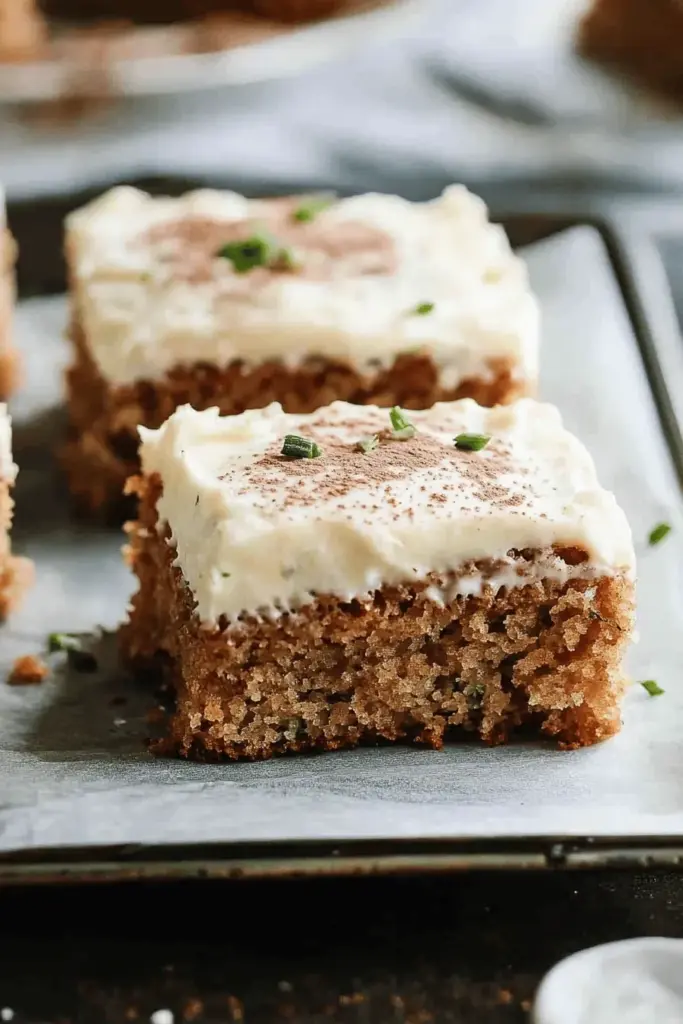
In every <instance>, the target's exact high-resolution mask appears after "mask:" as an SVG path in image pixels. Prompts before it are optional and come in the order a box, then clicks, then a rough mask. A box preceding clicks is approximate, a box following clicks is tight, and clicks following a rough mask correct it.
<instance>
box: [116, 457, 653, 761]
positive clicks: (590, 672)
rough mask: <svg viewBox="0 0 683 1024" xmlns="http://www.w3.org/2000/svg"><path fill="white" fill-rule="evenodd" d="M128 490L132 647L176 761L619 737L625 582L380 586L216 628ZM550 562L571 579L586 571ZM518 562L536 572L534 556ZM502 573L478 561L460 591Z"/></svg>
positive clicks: (627, 611) (128, 639)
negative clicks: (160, 706)
mask: <svg viewBox="0 0 683 1024" xmlns="http://www.w3.org/2000/svg"><path fill="white" fill-rule="evenodd" d="M130 487H131V489H132V490H135V491H136V492H137V493H138V494H139V496H140V499H141V501H140V518H139V521H138V522H137V523H134V524H129V526H128V531H129V534H130V548H129V561H130V564H131V566H132V568H133V569H134V571H135V573H136V574H137V576H138V579H139V584H140V589H139V591H138V592H137V594H136V595H135V597H134V598H133V603H132V610H131V615H130V620H129V622H128V624H127V625H126V627H125V628H124V630H123V633H122V646H123V651H124V655H125V657H126V659H127V661H128V662H129V663H130V664H131V665H132V666H134V668H135V669H136V670H137V671H143V672H144V671H147V670H152V669H154V668H159V667H161V668H162V671H163V672H164V673H165V674H166V676H167V678H168V680H169V681H170V682H171V685H172V686H173V688H174V689H175V692H176V698H177V710H176V712H175V716H174V718H173V721H172V725H171V731H170V737H169V740H168V744H167V745H166V747H165V748H164V749H166V750H167V751H171V750H172V751H173V752H176V753H177V754H180V755H182V756H184V757H194V758H201V759H220V758H233V759H238V758H245V759H261V758H268V757H271V756H272V755H274V754H280V753H285V752H293V751H304V750H334V749H339V748H343V747H351V746H355V745H357V744H360V743H364V742H375V741H378V740H389V741H396V740H410V741H414V742H417V743H421V744H426V745H428V746H431V747H435V748H438V747H440V746H441V745H442V744H443V741H444V738H445V737H446V735H447V734H448V733H449V732H452V731H466V732H471V733H476V734H478V735H479V736H480V737H481V738H482V739H483V740H485V741H486V742H489V743H499V742H503V741H505V740H507V739H508V738H509V737H510V735H511V734H512V733H514V732H518V731H520V730H527V731H530V732H531V733H532V734H535V735H547V736H551V737H554V738H556V740H558V741H559V742H560V744H562V745H564V746H568V747H577V746H583V745H588V744H592V743H596V742H598V741H600V740H603V739H605V738H607V737H609V736H611V735H612V734H614V733H615V732H617V731H618V729H619V727H620V717H619V702H620V699H621V697H622V694H623V689H624V679H623V677H622V670H621V659H622V656H623V652H624V648H625V646H626V643H627V639H628V637H629V635H630V630H631V626H632V616H633V584H632V582H631V581H630V579H627V578H626V577H625V576H623V575H618V574H617V575H614V576H609V575H605V576H600V577H597V578H596V577H595V576H592V577H591V575H590V573H589V572H588V571H587V574H586V578H582V577H581V575H576V576H574V577H573V578H570V579H569V580H568V581H567V582H556V581H554V580H552V579H543V578H539V579H537V580H535V581H534V582H530V583H529V584H528V585H524V586H515V587H509V588H506V587H503V588H498V589H496V590H494V588H493V587H491V586H488V587H484V588H483V590H482V592H481V593H480V594H478V595H475V596H456V597H453V598H451V599H450V600H447V601H445V602H444V603H439V602H438V601H435V600H434V599H433V594H434V588H437V589H438V590H439V591H440V592H442V593H448V590H449V588H452V585H453V583H454V582H455V580H456V578H455V577H450V578H444V577H439V576H435V575H432V576H430V577H429V578H426V579H424V580H421V581H419V582H414V583H411V584H410V585H406V586H382V587H381V588H380V589H378V590H377V591H375V593H374V595H373V597H372V599H371V600H370V601H368V602H365V603H362V602H360V601H357V600H354V601H350V602H344V601H342V600H339V599H338V598H334V597H330V596H324V595H320V596H318V599H317V600H316V602H315V604H314V605H310V606H308V607H305V608H303V609H302V610H301V611H300V612H299V613H297V614H291V615H290V614H283V615H281V616H280V617H279V618H277V619H276V620H274V621H266V620H257V619H255V618H245V619H244V620H243V621H241V622H240V623H238V624H236V625H235V626H233V627H231V628H230V629H225V628H220V627H221V626H223V625H225V624H221V623H219V628H215V629H208V628H204V627H202V625H201V624H200V622H199V621H198V619H197V616H196V614H195V612H194V601H193V597H192V594H191V592H190V590H189V588H188V586H187V585H186V583H185V582H184V579H183V576H182V573H181V571H180V569H179V568H177V567H175V566H174V565H173V561H174V550H173V548H172V546H171V545H170V544H169V542H168V537H167V536H164V535H163V534H162V533H160V532H159V531H158V529H157V513H156V504H157V500H158V498H159V496H160V493H161V485H160V481H159V480H158V478H157V479H155V478H154V477H150V478H144V479H141V478H138V479H137V480H135V481H131V484H130ZM553 554H554V555H558V556H559V557H560V558H561V559H563V560H564V561H565V562H566V565H567V566H571V567H573V568H574V570H576V569H577V567H580V565H581V563H582V562H583V560H584V559H585V558H586V557H587V556H585V554H584V553H583V552H581V551H580V550H577V549H564V550H561V551H555V552H553ZM517 557H518V559H519V568H520V572H524V571H527V570H528V571H529V572H530V573H533V566H534V562H535V560H536V559H537V558H538V557H539V553H538V552H533V551H527V552H519V553H518V555H517ZM497 570H498V566H496V565H495V564H494V563H489V564H487V563H485V562H478V563H476V564H475V563H470V564H469V565H468V566H463V570H462V574H460V573H459V574H458V577H457V579H461V578H462V577H466V576H468V575H472V576H474V575H476V574H480V573H484V575H487V574H489V573H490V574H495V573H496V571H497ZM465 589H467V588H465Z"/></svg>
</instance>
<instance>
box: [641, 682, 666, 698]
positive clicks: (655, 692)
mask: <svg viewBox="0 0 683 1024" xmlns="http://www.w3.org/2000/svg"><path fill="white" fill-rule="evenodd" d="M640 685H641V686H642V688H643V689H644V690H645V691H646V692H647V693H649V695H650V696H651V697H659V696H661V694H663V693H664V690H663V689H662V688H661V686H660V685H659V683H656V682H655V680H654V679H646V680H645V681H644V682H642V683H641V684H640Z"/></svg>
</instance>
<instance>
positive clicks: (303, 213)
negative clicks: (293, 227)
mask: <svg viewBox="0 0 683 1024" xmlns="http://www.w3.org/2000/svg"><path fill="white" fill-rule="evenodd" d="M333 202H334V196H331V195H325V194H323V195H319V196H311V198H310V199H306V200H305V201H304V202H303V203H302V204H301V206H298V207H297V208H296V210H295V211H294V213H293V214H292V216H293V218H294V220H298V221H300V222H301V223H302V224H308V223H309V222H310V221H312V220H315V218H316V217H317V216H318V214H319V213H322V212H323V210H326V209H327V208H328V206H331V205H332V203H333Z"/></svg>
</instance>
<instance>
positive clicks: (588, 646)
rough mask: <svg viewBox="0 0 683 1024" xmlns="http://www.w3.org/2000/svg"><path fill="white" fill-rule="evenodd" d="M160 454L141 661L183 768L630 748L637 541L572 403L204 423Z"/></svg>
mask: <svg viewBox="0 0 683 1024" xmlns="http://www.w3.org/2000/svg"><path fill="white" fill-rule="evenodd" d="M141 435H142V444H141V460H142V474H141V475H140V476H139V477H137V478H135V479H133V480H132V481H131V482H130V485H129V486H130V488H131V489H132V490H134V491H135V492H136V493H137V494H138V495H139V497H140V513H139V520H138V522H137V523H134V524H131V525H130V526H129V531H130V548H129V559H130V563H131V565H132V567H133V569H134V571H135V573H136V574H137V576H138V579H139V590H138V592H137V593H136V595H135V597H134V598H133V602H132V607H131V613H130V619H129V622H128V623H127V625H126V626H125V627H124V630H123V634H122V643H123V649H124V652H125V656H126V658H127V659H128V661H129V662H130V663H131V664H132V665H133V666H134V667H136V668H137V669H138V670H139V671H142V672H145V671H147V670H148V669H150V668H151V667H153V666H157V667H158V666H159V665H161V666H162V668H163V670H164V671H165V672H166V673H167V675H168V678H169V679H170V681H171V684H172V686H173V687H174V689H175V691H176V695H177V710H176V713H175V718H174V720H173V724H172V736H171V743H172V745H173V748H174V749H175V750H177V751H178V752H180V753H181V754H183V755H186V756H197V757H208V758H213V757H223V756H225V757H231V758H242V757H244V758H262V757H269V756H271V755H272V754H276V753H283V752H285V751H302V750H308V749H328V750H331V749H336V748H341V747H348V746H352V745H354V744H357V743H360V742H364V741H375V740H378V739H381V740H390V741H391V740H400V739H404V738H406V739H410V740H414V741H418V742H421V743H425V744H428V745H430V746H434V747H438V746H440V745H441V744H442V742H443V740H444V737H445V736H446V734H447V733H448V732H450V731H454V730H460V731H462V730H469V731H471V732H474V733H478V734H479V736H481V738H482V739H484V740H486V741H489V742H499V741H503V740H505V739H507V738H508V737H509V736H510V735H511V734H512V733H513V732H515V731H517V730H520V729H525V730H526V731H528V732H531V733H532V734H536V735H541V734H545V735H548V736H554V737H556V738H557V739H558V740H559V741H560V742H561V743H563V744H565V745H569V746H574V745H583V744H590V743H594V742H596V741H598V740H601V739H604V738H606V737H608V736H610V735H611V734H613V733H614V732H616V731H617V730H618V728H619V724H620V717H619V705H620V700H621V697H622V693H623V688H624V677H623V669H622V657H623V654H624V651H625V648H626V646H627V644H628V640H629V637H630V635H631V630H632V618H633V600H634V597H633V595H634V582H633V577H634V554H633V547H632V542H631V535H630V530H629V527H628V524H627V522H626V519H625V517H624V514H623V512H622V511H621V509H620V508H619V507H618V505H617V503H616V501H615V499H614V497H613V495H612V494H610V493H609V492H607V491H605V490H603V489H602V488H601V487H600V484H599V482H598V479H597V476H596V471H595V468H594V465H593V462H592V460H591V458H590V456H589V454H588V453H587V452H586V450H585V449H584V448H583V446H582V445H581V444H580V443H579V442H578V441H577V440H576V439H575V438H574V437H573V436H572V435H571V434H569V433H568V432H567V431H566V430H565V429H564V428H563V426H562V423H561V419H560V416H559V414H558V413H557V411H556V410H555V409H554V408H553V407H551V406H548V405H543V404H539V403H536V402H535V401H533V400H531V399H523V400H521V401H520V402H518V403H515V404H512V405H510V406H500V407H497V408H495V409H492V410H487V409H484V408H482V407H480V406H478V405H477V404H476V403H475V402H473V401H471V400H469V399H465V400H461V401H458V402H453V403H439V404H437V405H435V406H434V407H433V408H432V409H431V410H428V411H421V412H413V413H408V412H406V411H405V410H400V409H392V410H387V409H384V408H380V407H378V406H366V407H359V406H354V405H351V404H347V403H344V402H334V403H333V404H331V405H330V406H329V407H327V408H323V409H320V410H318V411H316V412H314V413H312V414H286V413H284V412H283V411H282V409H281V407H280V406H279V405H278V404H272V405H270V406H268V407H267V408H265V409H262V410H254V411H248V412H245V413H242V414H239V415H235V416H227V417H221V416H220V415H219V414H218V410H216V409H209V410H205V411H203V412H197V411H195V410H193V409H191V408H190V407H187V406H186V407H183V408H179V409H178V410H177V411H176V412H175V413H174V414H173V415H172V416H171V417H170V418H169V420H168V421H167V422H166V423H165V424H164V425H163V426H162V427H161V428H159V429H157V430H146V429H144V428H143V429H142V430H141Z"/></svg>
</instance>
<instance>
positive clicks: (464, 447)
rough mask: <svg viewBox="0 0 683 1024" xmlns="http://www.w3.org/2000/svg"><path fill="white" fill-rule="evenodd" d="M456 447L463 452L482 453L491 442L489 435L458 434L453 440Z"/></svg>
mask: <svg viewBox="0 0 683 1024" xmlns="http://www.w3.org/2000/svg"><path fill="white" fill-rule="evenodd" d="M453 440H454V442H455V447H456V448H457V449H458V451H461V452H480V451H481V450H482V448H485V447H486V445H487V444H488V443H489V441H490V440H491V438H490V436H489V435H488V434H458V436H457V437H454V438H453Z"/></svg>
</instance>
